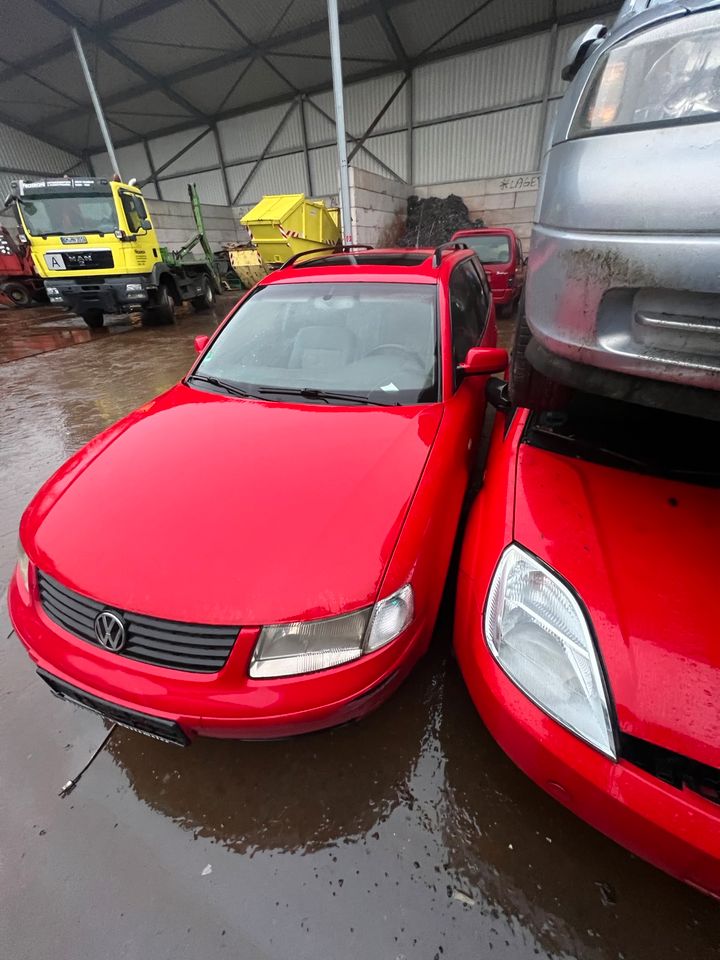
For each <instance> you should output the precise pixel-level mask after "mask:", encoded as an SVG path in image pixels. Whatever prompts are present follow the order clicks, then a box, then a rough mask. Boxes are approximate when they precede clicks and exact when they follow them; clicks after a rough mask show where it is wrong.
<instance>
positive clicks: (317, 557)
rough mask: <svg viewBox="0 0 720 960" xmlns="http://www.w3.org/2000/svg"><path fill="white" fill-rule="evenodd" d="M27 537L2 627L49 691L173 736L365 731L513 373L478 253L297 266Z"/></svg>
mask: <svg viewBox="0 0 720 960" xmlns="http://www.w3.org/2000/svg"><path fill="white" fill-rule="evenodd" d="M198 340H199V343H198V344H197V345H198V347H199V348H200V349H201V350H202V351H203V352H202V355H201V356H200V358H199V359H198V361H197V363H196V364H195V366H194V367H193V368H192V370H191V371H190V373H189V374H188V376H187V377H186V378H185V379H184V380H183V381H182V382H181V383H179V384H177V386H175V387H173V388H172V389H171V390H169V391H168V392H167V393H165V394H163V395H162V396H160V397H158V398H157V399H155V400H152V401H150V402H149V403H146V404H145V405H144V406H143V407H141V408H140V409H139V410H137V411H135V412H134V413H132V414H130V415H129V416H128V417H126V418H125V419H124V420H121V421H120V422H119V423H117V424H116V425H115V426H113V427H111V428H110V429H109V430H106V431H105V432H104V433H103V434H101V435H100V436H99V437H97V438H96V439H95V440H92V441H91V442H90V443H89V444H88V445H87V446H86V447H84V448H83V449H82V450H80V451H79V452H78V453H77V454H76V455H75V456H74V457H72V459H71V460H70V461H69V462H68V463H66V464H65V466H63V467H62V468H61V469H60V470H59V471H58V472H57V473H56V474H55V475H54V476H53V477H51V478H50V480H48V482H47V483H46V484H45V486H44V487H43V488H42V489H41V490H40V492H39V493H38V494H37V496H36V497H35V499H34V500H33V501H32V503H31V504H30V506H29V507H28V509H27V510H26V512H25V514H24V516H23V518H22V521H21V525H20V562H19V564H18V567H17V570H16V573H15V575H14V577H13V580H12V582H11V585H10V591H9V607H10V615H11V618H12V622H13V625H14V627H15V630H16V631H17V634H18V636H19V637H20V639H21V640H22V642H23V643H24V644H25V646H26V647H27V649H28V651H29V653H30V656H31V657H32V658H33V660H34V661H35V663H36V664H37V666H38V668H39V672H40V673H41V676H42V677H43V679H45V680H46V681H47V683H48V684H49V685H50V686H51V688H52V689H53V691H54V692H55V693H57V694H58V695H60V696H62V697H64V698H66V699H69V700H72V701H74V702H76V703H80V704H81V705H83V706H86V707H89V708H90V709H93V710H95V711H97V712H99V713H101V714H103V715H105V716H107V717H109V718H110V719H113V720H116V721H119V722H121V723H125V724H126V725H128V726H131V727H133V728H135V729H138V730H140V731H141V732H145V733H150V734H152V735H154V736H159V737H161V738H164V739H168V740H172V741H174V742H177V743H183V744H184V743H187V742H188V740H189V739H191V738H192V737H193V736H194V735H196V734H204V735H208V736H225V737H246V738H261V737H278V736H284V735H288V734H293V733H303V732H306V731H309V730H316V729H320V728H323V727H327V726H332V725H334V724H338V723H342V722H345V721H347V720H351V719H355V718H357V717H360V716H362V715H363V714H365V713H367V712H368V711H369V710H371V709H372V708H373V707H375V706H377V705H378V704H379V703H380V702H381V701H382V700H383V699H385V698H386V697H387V696H389V694H390V693H391V692H392V691H393V690H394V689H395V687H397V685H398V684H399V683H400V682H401V681H402V679H403V678H404V677H405V676H406V675H407V673H408V671H409V670H410V668H411V667H412V666H413V664H414V663H415V661H416V660H417V659H418V657H420V656H421V655H422V654H423V653H424V651H425V650H426V648H427V646H428V643H429V641H430V637H431V634H432V630H433V626H434V623H435V618H436V616H437V611H438V607H439V604H440V599H441V595H442V592H443V587H444V581H445V577H446V574H447V569H448V565H449V562H450V555H451V551H452V547H453V541H454V538H455V533H456V528H457V523H458V518H459V515H460V509H461V505H462V502H463V498H464V496H465V491H466V488H467V485H468V480H469V476H470V472H471V468H472V465H473V462H474V460H475V453H476V448H477V444H478V441H479V437H480V434H481V430H482V422H483V410H484V383H485V381H486V379H487V375H488V374H489V373H490V372H492V371H498V370H500V369H504V367H505V365H506V363H507V354H506V353H505V351H504V350H499V349H497V348H496V347H495V342H496V329H495V318H494V310H493V306H492V300H491V297H490V294H489V290H488V287H487V282H486V280H485V277H484V274H483V272H482V267H481V266H480V264H479V262H478V260H477V258H476V257H475V256H474V255H473V254H472V253H470V252H469V251H468V250H464V249H456V248H455V246H454V245H446V246H445V247H443V248H439V249H438V250H437V251H434V252H433V251H432V250H424V251H372V252H369V253H357V254H355V253H353V254H350V255H345V254H333V255H330V256H327V257H323V258H322V259H316V260H312V261H304V262H303V261H302V260H298V261H297V262H295V263H292V264H288V265H286V266H285V267H284V268H282V269H279V270H277V271H276V272H274V273H273V274H271V275H270V276H269V277H268V278H266V279H265V280H263V281H261V283H259V284H258V285H257V286H256V287H255V288H254V289H253V290H252V291H250V293H248V294H247V295H246V296H245V297H244V298H243V300H241V302H240V304H239V305H238V307H237V308H236V309H233V311H232V312H231V313H230V315H229V316H228V317H227V319H226V320H225V322H224V323H223V324H222V325H221V326H220V327H219V329H218V330H217V331H216V333H215V334H214V335H213V337H212V338H211V340H210V341H209V343H207V342H206V341H207V338H198Z"/></svg>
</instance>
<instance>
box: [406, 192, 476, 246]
mask: <svg viewBox="0 0 720 960" xmlns="http://www.w3.org/2000/svg"><path fill="white" fill-rule="evenodd" d="M484 226H485V223H484V221H483V220H471V219H470V212H469V211H468V208H467V207H466V206H465V204H464V203H463V201H462V199H461V198H460V197H458V196H456V195H455V194H454V193H451V194H450V196H449V197H444V198H442V199H441V198H440V197H427V198H426V199H424V200H423V199H421V198H420V197H415V196H413V197H408V203H407V220H406V222H405V233H404V234H403V236H402V237H400V239H399V241H398V246H400V247H437V246H439V245H440V244H441V243H446V242H447V241H448V240H449V239H450V237H451V236H452V235H453V234H454V233H455V232H456V231H457V230H466V229H469V228H472V227H484Z"/></svg>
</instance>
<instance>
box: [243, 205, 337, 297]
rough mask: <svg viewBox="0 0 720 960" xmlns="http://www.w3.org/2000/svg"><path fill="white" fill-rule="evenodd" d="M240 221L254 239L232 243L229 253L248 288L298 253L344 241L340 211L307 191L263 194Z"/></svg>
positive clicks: (326, 247) (328, 248)
mask: <svg viewBox="0 0 720 960" xmlns="http://www.w3.org/2000/svg"><path fill="white" fill-rule="evenodd" d="M240 222H241V223H242V224H243V226H244V227H246V228H247V231H248V233H249V235H250V242H249V243H245V244H236V245H234V246H230V247H228V257H229V259H230V263H231V264H232V268H233V270H234V271H235V273H236V274H237V275H238V277H239V278H240V282H241V283H242V285H243V286H244V287H247V288H248V289H249V288H250V287H252V286H254V285H255V284H256V283H257V282H258V280H262V278H263V277H264V276H266V275H267V274H268V273H269V272H270V271H271V270H274V269H277V267H279V266H281V265H282V264H283V263H285V261H286V260H288V259H289V258H290V257H292V256H293V255H294V254H296V253H302V252H303V251H305V250H316V249H317V248H319V247H321V248H324V249H326V250H332V249H334V247H335V246H336V245H337V244H338V243H339V242H340V211H339V210H338V209H337V207H327V206H326V205H325V203H324V202H323V201H322V200H308V199H306V197H305V194H304V193H286V194H278V195H276V196H266V197H263V198H262V200H261V201H260V202H259V203H258V204H256V205H255V206H254V207H253V208H252V210H250V211H248V213H246V214H245V216H244V217H242V219H241V221H240Z"/></svg>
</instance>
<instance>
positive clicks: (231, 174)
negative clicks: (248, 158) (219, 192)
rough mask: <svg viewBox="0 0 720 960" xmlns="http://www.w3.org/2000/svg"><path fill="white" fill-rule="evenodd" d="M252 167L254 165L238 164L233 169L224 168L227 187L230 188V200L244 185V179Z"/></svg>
mask: <svg viewBox="0 0 720 960" xmlns="http://www.w3.org/2000/svg"><path fill="white" fill-rule="evenodd" d="M254 166H255V164H254V163H238V164H237V165H236V166H234V167H227V168H226V172H227V178H228V186H229V187H230V200H232V199H233V197H234V196H235V194H236V193H237V192H238V190H239V189H240V187H241V186H242V185H243V183H245V178H246V177H247V175H248V174H249V173H250V171H251V170H252V168H253V167H254Z"/></svg>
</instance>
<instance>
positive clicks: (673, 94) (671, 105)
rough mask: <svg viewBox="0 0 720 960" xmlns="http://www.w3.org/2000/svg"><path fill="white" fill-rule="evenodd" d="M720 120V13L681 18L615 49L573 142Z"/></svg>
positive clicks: (602, 64)
mask: <svg viewBox="0 0 720 960" xmlns="http://www.w3.org/2000/svg"><path fill="white" fill-rule="evenodd" d="M718 115H720V12H719V11H717V10H713V11H708V12H707V13H698V14H691V15H690V16H683V17H677V18H675V19H673V20H671V21H669V22H666V23H664V24H662V25H660V26H658V27H654V28H652V29H648V30H643V31H640V32H639V33H636V34H634V35H633V36H631V37H630V39H628V40H626V41H624V42H621V43H618V44H617V46H614V47H612V48H611V49H610V50H609V51H608V52H607V53H606V54H605V55H604V56H603V57H601V58H600V60H599V61H598V63H597V64H596V66H595V71H594V73H593V75H592V78H591V80H590V82H589V83H588V87H587V91H586V93H585V95H584V96H583V98H582V100H581V102H580V105H579V107H578V110H577V112H576V114H575V117H574V119H573V123H572V128H571V131H570V136H571V137H579V136H583V134H587V133H602V132H603V131H611V130H613V129H616V128H618V127H624V126H630V127H635V126H643V125H645V124H649V123H653V124H662V123H675V122H679V121H682V120H692V121H697V120H702V119H714V118H715V119H716V118H717V117H718Z"/></svg>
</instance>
